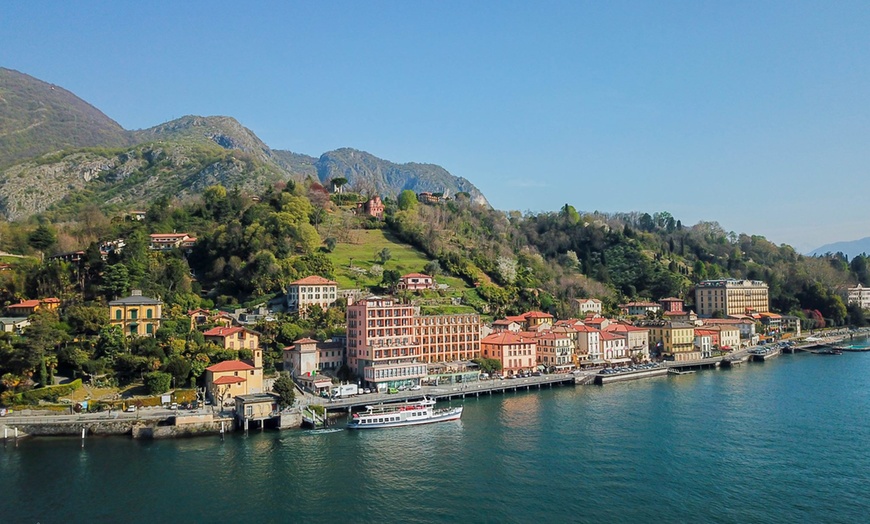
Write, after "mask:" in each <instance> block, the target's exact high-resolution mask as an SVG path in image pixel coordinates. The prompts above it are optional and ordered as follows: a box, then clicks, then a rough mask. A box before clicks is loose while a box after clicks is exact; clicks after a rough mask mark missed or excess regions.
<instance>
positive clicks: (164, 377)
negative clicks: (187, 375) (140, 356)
mask: <svg viewBox="0 0 870 524" xmlns="http://www.w3.org/2000/svg"><path fill="white" fill-rule="evenodd" d="M170 384H172V375H170V374H169V373H163V372H161V371H152V372H151V373H145V388H146V389H147V390H148V393H150V394H152V395H159V394H161V393H166V392H167V391H169V386H170Z"/></svg>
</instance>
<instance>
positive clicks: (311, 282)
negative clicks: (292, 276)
mask: <svg viewBox="0 0 870 524" xmlns="http://www.w3.org/2000/svg"><path fill="white" fill-rule="evenodd" d="M290 285H291V286H337V285H338V282H334V281H332V280H329V279H328V278H323V277H321V276H317V275H311V276H308V277H305V278H301V279H299V280H297V281H296V282H290Z"/></svg>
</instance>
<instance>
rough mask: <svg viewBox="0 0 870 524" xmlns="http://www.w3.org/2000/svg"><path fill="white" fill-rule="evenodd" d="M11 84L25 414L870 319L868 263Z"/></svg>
mask: <svg viewBox="0 0 870 524" xmlns="http://www.w3.org/2000/svg"><path fill="white" fill-rule="evenodd" d="M0 81H2V82H3V84H2V85H3V87H4V89H6V90H7V91H8V92H9V93H10V97H9V100H13V101H14V103H13V104H11V105H8V107H4V108H3V110H4V111H6V113H5V114H7V115H8V116H9V118H10V120H9V122H14V123H15V124H14V125H15V126H18V127H19V128H20V129H21V130H22V133H25V132H26V136H27V137H29V138H28V140H23V139H22V140H23V141H22V140H16V141H9V140H7V139H4V140H0V142H2V144H0V145H2V147H0V166H2V171H0V190H2V191H0V209H2V211H3V212H4V213H5V215H6V217H7V219H9V220H11V221H6V222H2V223H0V251H2V253H0V306H3V307H4V309H5V313H4V315H5V316H3V317H2V318H0V325H2V327H3V333H2V334H0V377H2V380H0V384H2V391H0V402H2V403H4V404H8V405H34V404H41V405H48V404H52V403H55V402H56V401H58V400H59V399H60V398H66V399H67V400H69V399H70V398H73V397H75V398H76V399H78V397H82V398H84V396H87V395H91V399H97V400H100V399H101V400H104V401H109V400H112V399H114V400H118V399H123V398H134V397H135V398H140V399H143V398H145V397H148V396H153V395H159V394H161V393H163V392H165V391H167V390H170V389H171V390H175V391H180V390H185V391H189V392H193V393H195V394H194V395H193V396H195V397H198V398H199V400H205V398H206V397H208V398H210V399H211V400H212V401H215V402H218V403H223V402H230V401H231V400H230V399H232V398H233V397H234V396H236V395H239V394H246V393H248V394H250V393H254V394H258V393H261V392H264V391H267V390H269V389H271V387H272V383H273V381H274V380H277V379H279V376H280V375H279V374H280V373H282V372H286V373H287V374H288V375H291V376H292V377H294V379H295V381H296V382H295V383H296V385H297V386H298V387H299V388H300V390H306V389H307V390H308V391H309V392H314V393H315V394H321V393H324V392H325V390H326V389H328V388H329V384H331V383H333V382H352V383H356V384H359V385H360V386H362V387H363V389H369V390H374V391H387V392H389V391H392V390H399V388H411V387H419V386H421V385H423V384H427V383H428V384H431V383H438V382H439V381H442V380H454V379H457V377H456V376H454V375H455V374H457V373H458V374H459V375H458V376H459V377H462V379H463V380H467V379H470V378H478V377H483V376H487V375H489V376H492V375H502V376H506V377H515V376H523V375H527V374H534V373H543V374H547V373H565V372H567V371H570V370H572V369H597V368H601V367H618V366H622V365H627V364H632V363H639V362H647V361H661V360H672V361H675V362H678V361H692V360H695V359H698V358H707V357H711V356H715V355H720V354H725V353H727V352H728V351H733V350H734V349H738V348H741V347H745V346H746V345H750V344H754V343H756V342H758V341H760V340H765V339H767V338H770V337H775V338H783V337H788V336H795V335H796V334H797V333H800V332H801V330H804V331H805V330H812V329H819V328H824V327H831V326H845V325H851V326H863V325H866V323H867V320H866V316H865V310H866V309H867V308H868V305H870V302H868V298H867V297H868V293H867V290H866V288H864V287H862V286H868V285H870V268H868V264H867V257H866V256H863V255H859V256H855V257H852V258H851V259H850V258H849V257H847V256H845V255H844V254H842V253H829V254H826V255H824V256H819V257H804V256H802V255H799V254H797V253H796V252H795V251H794V249H792V248H791V247H790V246H787V245H781V246H776V245H774V244H772V243H771V242H769V241H767V240H766V239H765V238H764V237H760V236H755V235H749V234H737V233H735V232H728V231H725V230H724V229H723V228H722V227H720V226H719V224H717V223H716V222H699V223H698V224H695V225H694V226H688V225H684V224H683V223H682V222H681V221H680V220H679V219H678V218H676V217H674V216H672V215H671V214H670V213H668V212H666V211H660V212H655V213H645V212H625V213H600V212H597V211H596V212H583V211H578V210H577V209H576V208H575V207H574V206H573V205H571V204H568V203H566V204H564V206H562V207H561V208H560V209H559V210H558V211H555V212H541V213H531V212H526V213H521V212H519V211H499V210H496V209H493V208H492V207H491V206H490V205H489V203H488V202H487V200H486V198H485V197H484V196H483V195H482V193H481V192H480V191H479V190H478V189H477V188H476V187H474V185H473V184H472V183H471V182H469V181H468V180H465V179H462V178H458V177H453V176H452V175H450V174H449V173H447V171H446V170H444V169H443V168H441V167H439V166H435V165H431V164H416V163H408V164H394V163H391V162H388V161H384V160H381V159H378V158H376V157H374V156H372V155H370V154H368V153H365V152H361V151H357V150H354V149H350V148H344V149H340V150H337V151H333V152H329V153H325V154H324V155H322V156H321V157H320V158H315V157H309V156H307V155H301V154H296V153H291V152H289V151H280V150H272V149H270V148H269V147H268V146H267V145H266V144H264V143H263V142H262V141H261V140H259V138H257V137H256V135H254V133H253V132H252V131H250V130H248V129H246V128H244V127H243V126H241V125H240V124H239V123H238V122H237V121H235V120H234V119H232V118H229V117H197V116H188V117H183V118H180V119H177V120H174V121H172V122H167V123H165V124H161V125H158V126H155V127H153V128H151V129H147V130H142V131H125V130H123V129H122V128H121V127H120V126H118V125H117V123H115V122H113V121H111V119H109V118H108V117H106V116H105V115H102V114H101V113H99V111H98V110H96V109H95V108H93V107H92V106H90V105H88V104H86V103H85V102H84V101H82V100H80V99H78V98H77V97H75V95H73V94H72V93H69V92H67V91H65V90H63V89H61V88H59V87H57V88H56V86H51V85H49V84H46V83H44V82H41V81H39V80H37V79H34V78H32V77H29V76H27V75H23V74H21V73H18V72H15V71H11V70H7V69H0ZM11 94H14V95H15V96H14V97H13V96H12V95H11ZM34 107H35V108H40V110H39V111H38V112H33V111H32V110H31V108H34ZM69 110H74V111H79V112H82V114H88V115H90V116H89V117H88V120H87V121H88V126H92V129H91V128H88V135H87V136H81V137H78V136H74V135H75V132H74V131H77V130H79V131H80V130H81V129H80V128H76V129H75V130H72V131H71V130H70V129H69V128H68V122H67V120H64V119H63V118H62V115H63V114H65V111H69ZM13 117H14V118H13ZM34 119H36V120H34ZM34 121H39V122H41V125H40V126H33V125H32V124H33V122H34ZM42 124H44V125H42ZM101 131H103V132H104V133H102V134H101ZM71 133H72V135H71ZM21 136H25V135H21ZM100 137H103V138H100ZM738 297H740V298H739V300H738ZM81 381H83V383H84V387H83V388H80V389H79V390H77V392H75V393H73V392H72V390H73V389H76V388H77V386H78V384H81V383H82V382H81ZM82 390H84V393H83V392H82ZM188 396H189V395H188ZM143 401H144V400H143Z"/></svg>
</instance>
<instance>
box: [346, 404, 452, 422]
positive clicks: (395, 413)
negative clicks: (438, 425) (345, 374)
mask: <svg viewBox="0 0 870 524" xmlns="http://www.w3.org/2000/svg"><path fill="white" fill-rule="evenodd" d="M434 406H435V401H434V400H433V399H430V398H427V397H423V400H415V401H412V402H407V403H404V404H394V405H383V404H381V405H378V406H366V410H365V411H362V412H360V413H354V414H353V417H352V418H351V421H350V422H348V424H347V427H348V428H349V429H379V428H396V427H399V426H414V425H417V424H428V423H430V422H444V421H447V420H458V419H459V417H461V416H462V406H458V407H452V408H440V409H435V407H434Z"/></svg>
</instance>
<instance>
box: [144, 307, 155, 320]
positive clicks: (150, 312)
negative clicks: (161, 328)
mask: <svg viewBox="0 0 870 524" xmlns="http://www.w3.org/2000/svg"><path fill="white" fill-rule="evenodd" d="M153 316H154V310H153V309H151V308H148V309H146V310H145V318H153Z"/></svg>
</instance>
